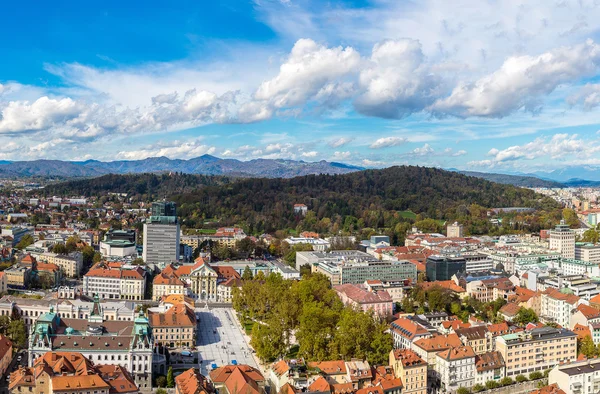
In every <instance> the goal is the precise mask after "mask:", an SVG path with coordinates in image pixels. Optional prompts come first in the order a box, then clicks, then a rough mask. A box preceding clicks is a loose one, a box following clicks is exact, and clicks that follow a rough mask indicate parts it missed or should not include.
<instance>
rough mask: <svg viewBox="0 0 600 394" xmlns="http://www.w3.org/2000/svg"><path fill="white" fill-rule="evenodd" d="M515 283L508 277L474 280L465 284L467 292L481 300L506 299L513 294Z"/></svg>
mask: <svg viewBox="0 0 600 394" xmlns="http://www.w3.org/2000/svg"><path fill="white" fill-rule="evenodd" d="M514 289H515V285H514V283H513V282H512V281H511V280H510V279H509V278H491V279H483V280H474V281H471V282H469V283H467V285H466V290H467V294H468V295H469V296H471V297H473V298H475V299H477V300H479V301H481V302H490V301H495V300H496V299H498V298H502V299H504V300H506V299H508V297H509V296H510V295H511V294H514Z"/></svg>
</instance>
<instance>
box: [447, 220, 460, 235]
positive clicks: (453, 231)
mask: <svg viewBox="0 0 600 394" xmlns="http://www.w3.org/2000/svg"><path fill="white" fill-rule="evenodd" d="M446 234H447V237H448V238H462V237H463V236H464V229H463V225H462V224H459V223H458V222H454V223H452V224H449V225H448V227H446Z"/></svg>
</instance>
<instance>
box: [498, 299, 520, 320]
mask: <svg viewBox="0 0 600 394" xmlns="http://www.w3.org/2000/svg"><path fill="white" fill-rule="evenodd" d="M519 309H521V307H520V306H519V305H517V304H515V303H514V302H509V303H508V304H506V305H504V306H503V307H502V308H500V313H502V314H503V315H505V316H508V317H513V316H516V315H517V313H519Z"/></svg>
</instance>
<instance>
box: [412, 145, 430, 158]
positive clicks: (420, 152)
mask: <svg viewBox="0 0 600 394" xmlns="http://www.w3.org/2000/svg"><path fill="white" fill-rule="evenodd" d="M433 152H435V151H434V150H433V148H432V147H431V145H429V144H425V145H423V146H422V147H421V148H415V149H413V150H412V154H413V155H417V156H427V155H430V154H432V153H433Z"/></svg>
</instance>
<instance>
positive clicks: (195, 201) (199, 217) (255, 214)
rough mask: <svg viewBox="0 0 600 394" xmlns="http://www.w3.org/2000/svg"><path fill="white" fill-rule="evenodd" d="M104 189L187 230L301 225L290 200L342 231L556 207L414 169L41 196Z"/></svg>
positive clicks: (308, 222)
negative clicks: (155, 205) (403, 214)
mask: <svg viewBox="0 0 600 394" xmlns="http://www.w3.org/2000/svg"><path fill="white" fill-rule="evenodd" d="M107 192H125V193H128V194H129V195H130V196H131V197H133V198H134V199H144V200H147V199H149V198H163V197H166V198H171V199H173V200H175V201H176V202H177V203H178V206H179V208H178V212H179V215H180V216H181V217H182V219H184V220H183V222H184V223H185V224H186V225H187V226H188V227H195V226H201V225H202V223H203V220H204V218H216V219H217V220H218V221H219V222H220V223H221V224H222V225H231V224H241V225H245V226H246V227H247V228H250V229H252V230H253V231H254V232H256V231H269V232H271V231H275V230H278V229H285V228H296V227H297V225H298V223H299V222H300V218H297V217H296V216H294V214H293V205H294V204H296V203H304V204H306V205H307V206H308V207H309V210H310V211H312V213H311V214H310V215H308V217H307V218H304V219H303V220H302V225H303V228H305V229H316V230H321V231H332V232H337V231H336V230H340V229H342V228H344V229H345V228H346V227H347V226H346V225H347V222H348V221H350V223H355V224H356V226H355V227H357V228H360V227H375V228H381V227H387V226H390V225H395V223H397V222H398V220H401V219H399V218H398V217H397V216H398V215H397V214H396V213H395V212H397V211H404V210H411V211H412V212H415V213H421V214H422V217H424V218H425V217H427V218H432V219H442V220H454V219H460V218H461V217H464V216H465V215H473V213H470V212H469V208H470V207H471V205H472V204H476V205H477V206H482V207H486V208H491V207H511V206H527V207H535V208H544V209H546V210H556V209H557V208H558V205H557V204H556V203H555V202H554V201H553V200H551V199H548V198H545V197H543V196H541V195H539V194H536V193H534V192H533V191H531V190H528V189H522V188H519V187H515V186H512V185H503V184H498V183H493V182H489V181H486V180H483V179H480V178H476V177H470V176H465V175H462V174H459V173H456V172H449V171H444V170H439V169H434V168H426V167H415V166H402V167H391V168H386V169H382V170H366V171H360V172H355V173H352V174H344V175H307V176H302V177H295V178H291V179H281V178H275V179H267V178H245V179H235V180H232V179H228V178H224V177H211V176H196V175H180V174H176V175H171V176H169V175H154V174H143V175H125V176H124V175H110V176H104V177H100V178H96V179H87V180H78V181H71V182H66V183H62V184H56V185H52V186H49V187H47V189H46V193H47V194H48V195H88V196H89V195H101V194H103V193H107ZM475 216H477V217H478V218H479V219H481V222H482V223H485V222H488V220H487V218H485V213H477V214H476V215H475ZM464 220H465V221H467V220H468V219H464ZM313 221H314V223H313ZM317 222H318V225H317V224H315V223H317ZM484 230H485V229H483V228H481V229H480V230H477V229H475V228H474V229H473V230H472V231H473V233H476V232H479V231H484ZM532 230H533V231H535V228H533V229H532Z"/></svg>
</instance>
